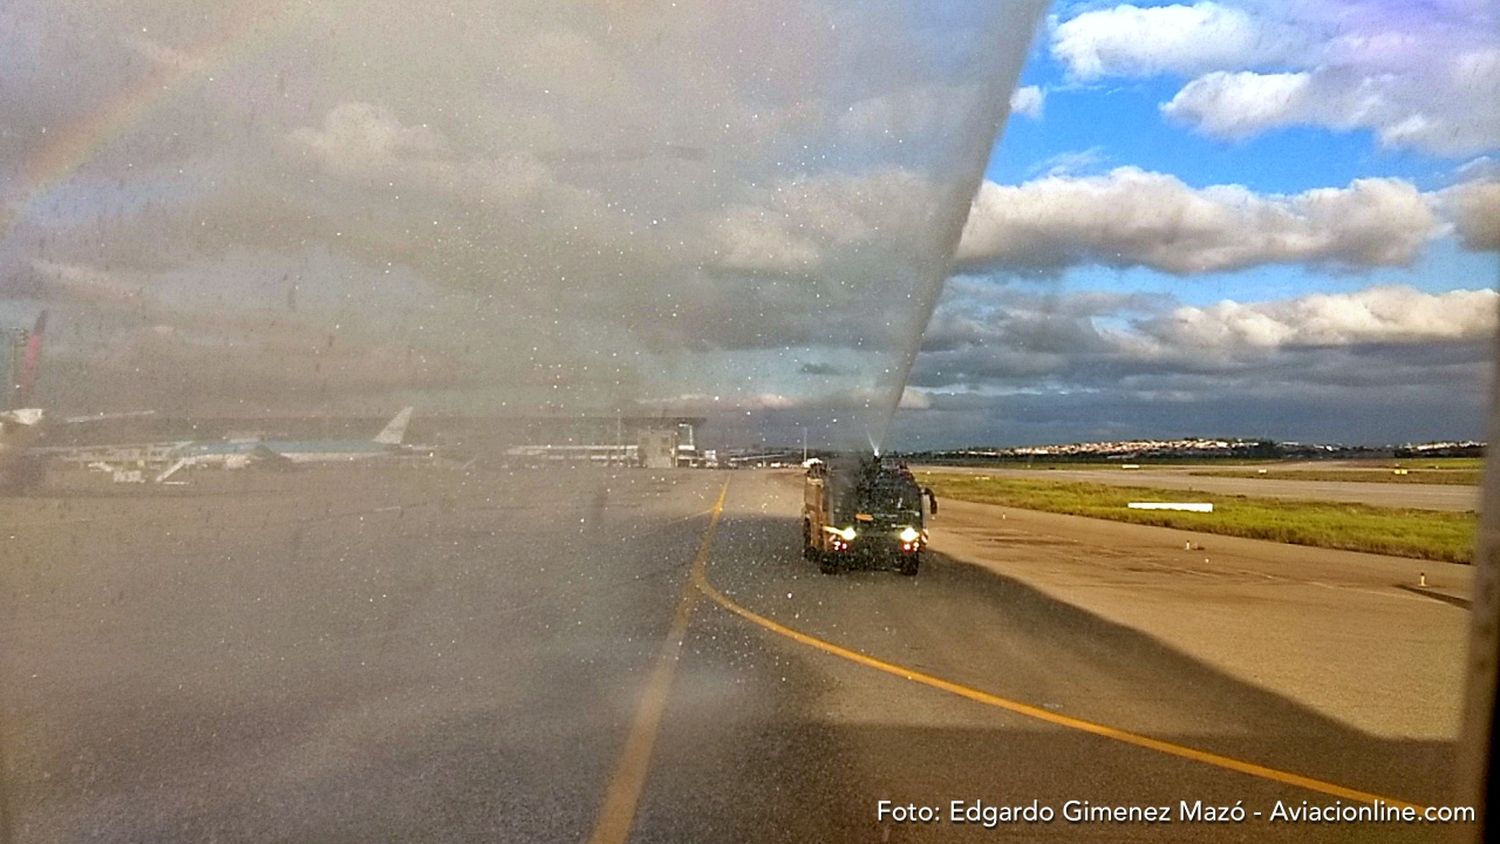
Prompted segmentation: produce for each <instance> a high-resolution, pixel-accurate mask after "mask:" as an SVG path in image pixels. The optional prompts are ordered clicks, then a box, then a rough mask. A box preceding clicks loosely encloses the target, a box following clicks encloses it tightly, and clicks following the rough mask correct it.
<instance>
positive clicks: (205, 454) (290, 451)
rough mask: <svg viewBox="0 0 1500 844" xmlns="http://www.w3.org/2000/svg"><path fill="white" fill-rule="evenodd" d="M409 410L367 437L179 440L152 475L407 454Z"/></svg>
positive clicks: (163, 476)
mask: <svg viewBox="0 0 1500 844" xmlns="http://www.w3.org/2000/svg"><path fill="white" fill-rule="evenodd" d="M411 413H412V409H411V408H409V407H403V408H402V409H401V412H400V413H397V414H396V415H395V417H393V418H392V419H391V421H390V422H387V423H386V426H385V427H384V428H382V429H381V431H380V433H378V434H376V435H375V436H374V438H372V439H368V440H260V439H253V440H221V441H214V442H202V441H198V442H189V443H182V444H181V445H179V446H178V447H177V448H176V449H174V450H173V451H172V452H171V453H170V454H169V455H168V459H170V460H172V464H171V465H170V466H168V467H167V468H166V469H165V470H163V471H162V472H161V473H160V474H158V475H157V476H156V481H157V483H161V482H164V481H166V480H168V479H169V478H171V477H172V476H173V475H175V474H177V473H178V472H180V471H182V470H183V469H186V468H189V467H192V466H221V467H223V468H225V469H241V468H244V467H246V466H249V465H251V464H252V463H259V464H263V465H267V466H270V467H288V466H292V465H296V464H301V463H347V462H350V461H355V460H368V459H370V458H374V457H396V456H399V455H402V454H408V453H410V451H411V449H409V448H408V447H407V446H405V445H402V441H403V440H405V439H406V426H407V424H408V423H409V422H410V421H411Z"/></svg>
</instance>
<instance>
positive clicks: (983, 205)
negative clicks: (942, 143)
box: [957, 167, 1438, 274]
mask: <svg viewBox="0 0 1500 844" xmlns="http://www.w3.org/2000/svg"><path fill="white" fill-rule="evenodd" d="M1437 229H1438V222H1437V218H1436V216H1435V215H1434V213H1433V210H1432V207H1431V201H1430V199H1429V198H1428V197H1426V196H1424V195H1423V194H1422V193H1420V192H1419V191H1417V189H1416V188H1415V187H1413V186H1412V185H1411V184H1410V183H1407V182H1404V181H1401V180H1399V179H1360V180H1356V181H1354V182H1351V183H1350V184H1349V185H1348V186H1347V187H1343V188H1319V189H1314V190H1308V191H1304V192H1302V193H1299V194H1294V195H1287V196H1283V195H1271V194H1257V193H1254V192H1252V191H1250V190H1248V189H1246V188H1244V187H1242V186H1239V185H1215V186H1210V187H1206V188H1192V187H1190V186H1188V185H1186V184H1184V183H1183V182H1182V181H1180V180H1179V179H1177V178H1176V177H1174V176H1170V175H1167V174H1163V173H1153V172H1148V171H1144V170H1141V169H1139V168H1135V167H1120V168H1116V169H1114V170H1112V171H1110V172H1109V173H1107V174H1103V175H1099V176H1090V177H1083V178H1069V177H1063V176H1051V177H1045V178H1041V179H1037V180H1034V181H1031V182H1027V183H1025V184H1022V185H1019V186H1003V185H998V184H995V183H993V182H986V183H984V184H983V185H982V186H981V187H980V190H979V194H978V196H976V197H975V199H974V205H973V209H972V211H971V212H970V215H969V220H968V223H967V225H966V226H965V228H964V236H963V240H962V241H961V242H960V244H959V249H958V255H957V260H958V262H959V264H960V266H963V267H970V268H985V267H1001V268H1006V269H1015V270H1026V269H1032V270H1042V271H1048V270H1056V269H1060V268H1063V267H1066V266H1069V265H1074V264H1081V263H1097V264H1103V265H1108V266H1121V267H1124V266H1146V267H1151V268H1153V269H1157V270H1161V271H1164V272H1170V273H1179V274H1187V273H1195V272H1210V271H1222V270H1234V269H1242V268H1245V267H1250V266H1255V265H1258V264H1267V263H1293V262H1307V263H1328V264H1335V265H1343V266H1383V265H1402V264H1407V263H1409V262H1411V261H1412V260H1413V259H1414V258H1415V257H1416V256H1417V254H1418V252H1419V251H1420V249H1421V248H1422V246H1423V245H1424V244H1425V243H1426V242H1427V240H1428V239H1429V238H1430V237H1431V236H1433V235H1434V234H1435V233H1436V231H1437Z"/></svg>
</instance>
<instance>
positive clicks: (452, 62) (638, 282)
mask: <svg viewBox="0 0 1500 844" xmlns="http://www.w3.org/2000/svg"><path fill="white" fill-rule="evenodd" d="M252 5H253V4H252ZM182 6H183V4H182V3H181V2H180V0H144V2H140V3H135V4H131V6H130V8H128V9H126V8H124V7H120V8H116V7H113V6H105V7H99V8H93V7H90V8H87V9H85V8H83V7H82V6H80V5H79V4H67V3H64V4H61V5H59V4H56V3H50V2H46V0H15V2H13V3H11V4H9V5H7V6H6V12H5V18H6V24H7V25H6V26H3V27H0V79H4V80H5V83H4V84H0V125H3V126H4V127H5V131H3V132H0V205H3V206H4V207H3V209H0V215H4V214H6V213H9V214H10V215H13V219H12V220H11V221H8V223H6V224H0V225H4V228H3V230H0V279H4V285H5V287H4V289H3V291H0V295H3V296H5V297H9V298H8V299H6V300H5V302H6V307H7V310H6V312H5V315H4V316H5V319H6V322H7V324H10V322H11V320H12V319H15V320H16V321H18V322H27V321H29V319H28V318H27V314H30V315H32V316H34V314H35V312H36V310H38V309H40V308H42V307H51V308H52V309H53V310H54V312H55V313H54V318H55V319H57V320H58V323H57V324H58V325H60V326H71V327H73V328H74V329H77V330H80V331H86V332H87V333H89V334H92V335H94V340H93V341H92V342H78V343H71V344H62V345H60V346H59V348H58V349H57V353H58V354H57V357H56V358H55V361H54V363H55V367H54V368H53V369H51V370H49V371H52V372H62V371H67V372H70V373H72V375H74V376H77V377H76V378H75V379H74V381H73V383H76V384H84V383H88V384H89V385H90V391H91V390H92V389H93V388H94V387H97V386H98V385H97V383H95V382H96V381H97V379H94V381H90V380H89V379H87V378H86V377H84V376H82V375H78V373H81V372H84V371H88V370H90V367H91V366H93V367H95V368H97V369H98V370H99V371H101V372H102V371H105V368H106V367H107V366H108V365H110V364H109V356H110V355H111V354H112V351H113V350H118V349H124V348H129V349H131V350H135V351H132V353H131V354H132V355H133V357H131V360H132V366H131V367H129V368H127V369H118V368H114V369H109V370H108V371H109V372H110V374H111V377H112V378H116V379H117V380H118V384H119V385H120V386H119V389H120V390H121V391H126V392H129V391H135V394H136V395H138V396H140V397H141V400H143V401H151V402H153V403H160V404H161V406H166V404H165V403H163V402H162V401H161V400H165V401H169V402H172V406H173V407H174V408H177V409H179V410H186V411H190V412H215V410H216V409H217V408H218V407H220V406H222V402H223V401H224V399H225V396H224V392H225V391H223V390H221V389H217V385H218V384H220V383H224V382H228V381H234V383H235V384H236V388H237V389H236V392H238V393H239V394H241V395H246V396H253V397H256V398H259V399H262V400H263V401H264V402H266V403H267V405H269V403H271V402H277V403H279V406H278V408H277V409H278V410H297V409H299V407H305V406H306V401H305V400H306V399H307V397H308V396H309V394H310V393H311V394H312V395H315V396H316V397H317V406H318V407H319V408H334V407H337V406H339V404H340V402H345V401H356V400H357V401H363V400H364V399H365V398H366V397H368V396H369V395H370V394H371V393H373V392H377V391H378V390H379V389H381V388H382V386H385V387H389V388H390V389H392V390H396V389H401V390H408V389H409V390H411V391H421V390H423V389H427V388H431V389H432V390H433V391H434V393H435V394H436V395H437V396H440V397H442V398H444V399H446V398H448V397H450V396H452V395H454V394H455V391H450V390H449V388H450V387H451V386H452V385H455V384H459V385H462V387H463V389H464V391H465V392H466V394H467V399H466V400H461V401H459V402H458V403H457V405H456V406H455V407H454V409H455V410H461V411H466V412H467V411H476V412H483V411H485V410H488V409H491V408H493V407H495V406H497V405H500V404H503V405H504V406H505V407H506V408H507V409H508V410H509V411H511V412H524V409H526V408H531V409H536V408H538V407H542V408H545V409H546V410H547V412H554V411H560V410H561V409H573V408H579V409H586V408H594V409H598V408H600V407H612V406H619V405H620V404H622V403H628V402H630V401H635V400H639V399H640V398H641V397H643V396H655V395H676V394H680V393H702V394H711V393H712V391H713V390H716V389H719V388H720V387H719V385H722V384H724V383H727V382H733V383H734V384H735V386H736V394H737V395H738V394H743V395H747V396H760V397H762V398H761V399H756V401H757V402H759V406H763V407H765V408H767V409H774V406H775V405H776V400H774V399H772V398H766V397H775V396H784V397H786V400H787V401H792V402H797V401H801V400H802V399H805V398H806V397H807V395H810V394H814V393H817V392H818V391H819V389H820V387H821V386H822V383H821V382H822V381H823V380H826V379H827V378H829V377H832V376H819V375H815V374H812V373H799V372H798V371H797V366H798V364H799V363H800V362H802V361H818V362H824V363H828V364H830V365H836V366H837V367H838V368H839V369H840V371H841V373H842V374H841V375H839V376H837V377H840V378H844V379H845V380H846V381H847V382H848V383H849V384H850V385H864V386H865V387H866V388H867V389H868V392H869V394H870V395H874V394H876V393H879V394H881V395H884V396H885V399H886V403H887V404H889V405H891V406H894V405H895V404H896V402H897V401H898V400H899V390H897V389H896V386H895V385H894V384H893V382H892V380H891V378H892V376H891V373H892V372H895V371H897V370H898V369H899V367H898V366H897V364H898V363H899V362H900V361H901V360H902V359H904V358H903V356H904V355H905V354H906V352H907V351H908V350H909V349H910V348H911V346H912V345H913V344H914V343H915V341H916V338H917V337H918V336H919V334H920V324H919V323H920V322H921V321H922V320H923V319H924V318H925V316H926V313H927V307H928V305H929V304H930V300H931V298H932V297H933V296H935V295H936V290H937V288H938V285H939V284H940V282H941V271H942V269H943V267H944V265H945V263H946V258H947V257H948V256H947V254H946V253H947V251H948V250H949V248H950V247H951V242H952V241H953V239H954V235H955V233H956V231H957V229H958V226H959V225H960V224H961V219H962V215H963V211H964V210H965V208H966V205H965V203H966V201H967V200H968V198H969V197H968V195H967V194H968V192H969V191H970V190H971V189H972V184H973V179H974V176H975V174H976V172H977V171H978V170H979V168H981V167H982V166H983V153H984V147H985V145H986V144H987V142H988V140H989V137H990V134H991V133H992V131H993V127H994V125H995V124H996V122H998V119H999V118H1000V117H1001V116H1002V113H1003V109H1004V106H1005V102H1004V99H1005V95H1006V94H1007V93H1009V92H1010V90H1011V89H1012V88H1013V87H1014V84H1015V81H1016V78H1017V76H1018V74H1019V66H1020V64H1021V62H1022V61H1023V59H1024V55H1025V52H1026V49H1025V48H1026V43H1025V41H1026V37H1027V36H1028V35H1029V34H1030V33H1031V32H1032V25H1033V24H1034V23H1035V21H1036V20H1037V18H1038V17H1039V15H1040V11H1041V7H1042V4H1041V3H1040V2H1036V0H1027V2H1023V3H1005V4H980V5H972V6H967V7H964V8H962V9H957V8H956V9H955V10H952V14H950V15H945V16H944V17H943V19H942V20H938V21H932V22H924V24H923V25H922V26H918V27H914V26H912V25H911V24H912V19H911V17H910V14H909V12H910V10H909V9H907V8H906V4H904V3H901V2H896V0H874V2H871V3H866V4H860V7H859V8H858V9H855V8H852V7H849V6H847V5H846V4H840V3H824V2H821V0H818V2H813V3H807V2H802V0H798V2H796V3H794V4H777V3H772V4H770V6H765V7H758V8H756V9H753V10H751V9H742V8H739V7H735V6H732V5H728V4H722V3H717V2H710V0H684V2H679V3H678V4H676V6H674V7H672V8H670V9H669V8H667V7H654V6H637V5H630V6H620V5H619V4H614V3H604V2H597V0H591V2H588V3H585V6H587V14H583V15H577V16H569V15H563V16H559V15H558V14H557V11H556V4H554V3H550V2H540V1H539V0H519V2H514V3H506V4H502V6H503V7H497V6H496V5H495V4H494V3H491V2H485V0H452V2H450V3H449V4H447V7H445V12H451V14H448V13H445V14H439V15H434V14H432V13H431V10H428V9H421V8H417V7H414V6H412V5H411V4H410V3H406V2H402V0H371V2H370V3H367V4H365V5H364V6H362V7H361V14H360V15H359V16H357V18H350V17H349V16H348V15H346V14H344V13H343V12H342V11H341V10H339V9H337V8H330V7H328V6H326V5H318V4H297V5H296V7H295V8H290V7H289V8H288V9H287V10H285V14H282V13H281V12H280V11H278V10H279V6H276V4H273V8H268V9H265V10H261V9H258V8H252V9H249V10H243V9H238V8H236V9H228V8H227V7H226V8H224V9H217V8H213V9H206V10H205V11H203V13H202V14H197V13H195V14H193V15H183V14H182ZM783 6H784V8H783ZM262 12H263V13H262ZM642 45H646V49H642ZM893 55H899V56H901V57H902V60H901V61H900V62H892V61H891V59H890V57H891V56H893ZM559 56H566V57H567V61H566V62H564V63H561V64H559V62H558V57H559ZM497 57H503V59H504V60H503V61H499V62H498V63H497ZM164 69H170V70H171V71H172V72H171V73H166V72H165V70H164ZM58 79H67V80H69V84H66V85H59V84H57V80H58ZM163 81H164V82H165V84H158V83H162V82H163ZM21 182H24V184H21ZM861 298H863V299H864V300H867V301H869V300H877V301H882V302H884V303H885V307H884V308H882V309H879V310H875V309H855V308H850V307H848V305H849V303H850V302H851V301H857V300H859V299H861ZM216 312H222V313H225V314H229V315H233V316H236V317H246V320H247V321H244V322H231V321H216V320H208V319H205V318H204V314H214V313H216ZM273 320H276V321H277V325H278V328H276V329H272V328H270V327H266V328H264V329H263V331H264V333H265V336H267V337H271V336H272V335H273V334H274V336H275V338H277V339H276V342H269V341H268V342H266V343H263V344H258V345H257V344H256V343H254V342H253V340H254V336H253V335H255V334H256V332H257V331H258V330H261V329H258V328H257V327H258V326H270V325H271V322H272V321H273ZM292 323H295V324H296V325H297V326H298V328H297V330H295V331H290V330H288V331H289V333H287V334H283V333H279V332H281V331H283V330H287V329H286V325H288V324H292ZM195 324H197V325H199V326H202V330H200V331H197V332H194V331H190V330H188V329H189V327H191V326H193V325H195ZM157 327H162V328H163V330H160V331H158V330H156V328H157ZM335 327H337V328H336V330H335ZM220 331H222V332H224V333H226V334H230V335H233V336H232V340H233V342H231V341H230V340H229V339H225V340H224V342H222V343H218V344H215V342H213V339H212V335H214V334H215V333H216V332H220ZM304 331H305V333H304ZM328 334H334V335H335V336H336V337H337V339H338V343H337V344H336V346H335V348H338V349H343V348H348V349H349V352H348V354H349V358H348V359H347V360H342V361H341V362H338V363H335V362H334V360H333V358H329V357H326V356H323V355H322V354H321V353H320V355H319V356H317V357H313V356H310V355H308V356H304V355H302V354H301V353H302V351H303V350H304V346H316V345H317V343H316V342H315V341H316V339H317V338H318V337H320V336H322V335H328ZM247 335H248V336H249V339H248V340H247ZM287 338H291V339H287ZM356 338H357V339H358V342H356ZM221 339H223V338H221ZM304 341H308V342H306V343H305V342H304ZM356 349H363V350H366V351H367V352H368V353H369V354H368V357H369V359H370V360H372V361H378V362H380V365H378V366H372V367H369V368H364V369H361V368H359V367H357V366H356V365H355V364H354V363H353V361H354V358H355V355H357V354H358V352H357V351H355V350H356ZM206 350H210V351H206ZM408 350H409V352H408ZM210 357H212V358H213V360H212V361H209V360H208V358H210ZM709 357H712V358H713V359H714V361H715V364H714V366H713V367H712V368H710V367H706V366H702V365H701V363H702V361H703V360H704V359H706V358H709ZM198 359H202V360H203V363H202V365H201V366H196V367H195V366H194V361H195V360H198ZM235 359H243V360H244V361H245V365H244V366H243V367H242V368H241V370H240V372H242V373H243V374H244V376H245V377H244V378H242V379H238V380H235V379H230V378H228V377H226V376H225V375H224V373H223V368H224V367H220V366H219V365H218V363H219V361H232V360H235ZM408 359H410V360H411V361H414V363H412V364H411V365H410V366H408V365H407V364H406V361H407V360H408ZM422 360H427V361H431V362H434V363H432V364H431V365H428V366H425V367H424V366H422V365H419V362H420V361H422ZM153 362H154V364H153ZM396 362H399V363H400V364H401V365H400V366H396V365H395V363H396ZM211 364H212V365H211ZM70 367H71V368H70ZM165 370H170V371H172V372H173V373H174V379H175V380H173V381H172V382H171V384H170V389H168V388H166V387H161V386H160V383H162V382H161V379H159V378H154V376H153V374H152V373H157V372H161V371H165ZM279 370H280V371H287V372H293V371H295V378H294V379H293V380H295V381H296V384H295V385H292V386H290V387H289V386H287V385H286V384H285V383H283V379H280V378H273V377H271V376H272V375H273V374H274V373H276V372H277V371H279ZM381 372H391V373H400V374H399V376H398V375H393V376H392V377H391V378H390V379H388V380H387V381H382V380H380V379H379V378H376V377H373V376H376V375H379V374H380V373H381ZM194 373H197V374H196V375H195V374H194ZM308 373H311V374H308ZM255 379H263V380H264V381H265V382H266V389H265V390H264V391H257V390H254V389H253V388H251V387H248V386H247V385H246V382H247V381H253V380H255ZM815 382H817V383H815ZM49 383H50V384H52V385H54V386H55V385H58V384H60V383H61V381H59V380H57V379H51V380H50V381H49ZM325 384H326V390H325V387H324V385H325ZM799 391H800V392H799ZM88 392H89V391H85V390H82V389H80V390H79V391H78V392H77V393H76V394H70V396H69V397H71V396H72V395H76V396H79V397H81V398H82V399H83V400H82V401H80V404H82V405H83V407H82V409H85V410H86V409H88V407H89V406H90V405H92V404H93V402H91V401H88V400H87V393H88ZM726 392H727V390H726ZM825 392H826V391H825ZM148 393H149V394H151V398H149V399H148V398H147V394H148ZM410 398H413V399H415V398H417V397H416V396H410ZM460 398H461V399H463V397H460ZM199 399H201V400H202V401H201V404H199V405H198V406H196V407H188V406H185V405H191V404H193V402H194V401H196V400H199ZM435 401H436V399H435ZM877 404H878V403H877ZM868 405H869V402H866V401H865V400H864V399H860V400H859V407H860V409H865V408H866V407H867V406H868ZM848 416H849V414H840V417H841V418H845V419H847V418H848Z"/></svg>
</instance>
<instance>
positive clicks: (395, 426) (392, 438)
mask: <svg viewBox="0 0 1500 844" xmlns="http://www.w3.org/2000/svg"><path fill="white" fill-rule="evenodd" d="M409 422H411V408H409V407H403V408H401V412H400V413H398V414H396V415H395V416H394V417H392V418H391V421H389V422H387V423H386V424H385V427H384V428H382V429H380V433H378V434H376V435H375V442H377V443H380V444H381V445H400V444H401V441H402V440H404V439H406V425H407V423H409Z"/></svg>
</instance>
